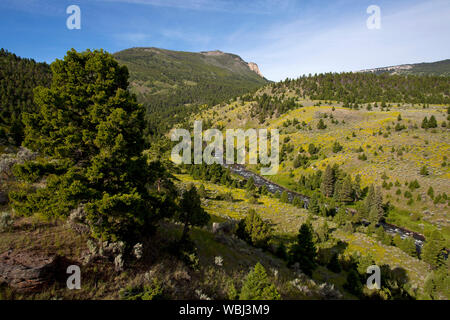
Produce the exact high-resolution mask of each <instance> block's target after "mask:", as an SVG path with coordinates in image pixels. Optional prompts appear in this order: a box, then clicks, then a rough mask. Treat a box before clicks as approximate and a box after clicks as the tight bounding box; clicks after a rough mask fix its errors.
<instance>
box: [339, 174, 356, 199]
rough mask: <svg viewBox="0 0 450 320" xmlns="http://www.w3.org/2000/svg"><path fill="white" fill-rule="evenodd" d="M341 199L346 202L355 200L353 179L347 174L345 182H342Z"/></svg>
mask: <svg viewBox="0 0 450 320" xmlns="http://www.w3.org/2000/svg"><path fill="white" fill-rule="evenodd" d="M339 200H340V201H342V202H345V203H351V202H353V200H354V199H353V189H352V181H351V178H350V176H347V177H346V178H345V179H344V183H343V184H342V187H341V190H340V194H339Z"/></svg>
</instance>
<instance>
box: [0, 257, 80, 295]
mask: <svg viewBox="0 0 450 320" xmlns="http://www.w3.org/2000/svg"><path fill="white" fill-rule="evenodd" d="M71 264H73V263H72V262H71V261H70V260H68V259H66V258H64V257H61V256H58V255H53V256H49V257H44V256H39V255H37V254H33V253H29V252H19V253H18V252H13V251H12V250H10V251H7V252H4V253H2V254H1V255H0V282H6V283H7V284H8V285H9V286H10V287H12V288H14V289H16V290H18V291H36V290H39V289H40V288H42V287H44V286H47V285H49V284H51V283H53V282H55V281H64V280H65V279H66V278H67V277H68V275H67V274H66V270H67V267H68V266H69V265H71Z"/></svg>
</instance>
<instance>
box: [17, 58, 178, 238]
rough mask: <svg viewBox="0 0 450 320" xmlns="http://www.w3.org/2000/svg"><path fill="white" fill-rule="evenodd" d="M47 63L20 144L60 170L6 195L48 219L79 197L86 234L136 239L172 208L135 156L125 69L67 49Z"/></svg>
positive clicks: (138, 135) (137, 142)
mask: <svg viewBox="0 0 450 320" xmlns="http://www.w3.org/2000/svg"><path fill="white" fill-rule="evenodd" d="M51 69H52V72H53V79H52V83H51V87H50V88H46V87H38V88H37V89H36V90H35V97H34V100H35V104H36V106H37V111H36V112H33V113H25V114H24V115H23V118H24V123H25V125H26V128H25V142H24V143H25V145H26V146H27V147H29V148H31V149H32V150H35V151H38V152H39V153H40V154H41V155H44V156H46V159H47V160H49V161H50V162H51V163H53V164H54V163H58V164H61V165H60V167H61V168H60V169H59V171H57V172H53V174H51V175H49V176H48V178H47V185H46V187H45V188H42V189H38V190H37V191H36V192H34V193H30V194H25V193H23V192H17V193H15V194H12V196H11V197H12V198H13V205H14V206H15V207H16V209H17V210H18V211H19V212H22V213H28V214H29V213H32V212H33V211H39V212H40V213H41V214H44V215H46V216H50V217H54V216H67V215H68V214H69V212H70V210H72V209H74V208H76V207H77V206H78V205H79V204H81V203H83V204H84V205H85V206H84V207H85V209H86V211H87V216H88V220H89V222H90V225H91V232H92V236H95V237H98V238H101V239H104V240H113V241H115V240H119V239H120V240H124V241H132V240H135V239H138V238H140V237H141V236H142V235H144V234H147V233H148V231H149V230H151V229H152V227H153V225H154V222H155V220H157V219H158V218H160V217H162V216H163V215H166V214H169V213H170V212H171V210H170V208H173V206H172V205H171V204H169V203H172V202H171V201H170V199H169V198H168V197H167V196H166V195H165V194H163V193H162V192H157V191H154V188H153V185H154V183H155V180H154V179H155V177H156V176H161V175H160V173H157V172H152V169H151V166H149V165H148V164H147V159H146V158H145V157H144V156H143V154H142V151H143V150H144V140H143V130H144V126H145V123H144V113H145V110H144V108H143V107H142V106H141V105H139V104H138V103H137V102H136V99H135V97H134V96H133V95H131V94H130V92H129V91H128V70H127V68H126V67H121V66H119V64H118V63H117V62H116V61H115V60H114V58H113V57H112V56H111V55H110V54H108V53H106V52H104V51H103V50H100V51H97V50H96V51H89V50H88V51H86V52H82V53H78V52H76V51H75V50H73V49H72V50H71V51H69V52H67V55H66V56H65V57H64V59H63V60H56V61H55V62H54V63H52V65H51ZM157 170H161V168H158V169H157ZM26 208H28V209H29V210H28V211H27V210H25V209H26Z"/></svg>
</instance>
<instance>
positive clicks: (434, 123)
mask: <svg viewBox="0 0 450 320" xmlns="http://www.w3.org/2000/svg"><path fill="white" fill-rule="evenodd" d="M428 128H437V121H436V118H435V117H434V116H431V117H430V120H428Z"/></svg>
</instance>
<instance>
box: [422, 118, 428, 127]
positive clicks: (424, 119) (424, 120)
mask: <svg viewBox="0 0 450 320" xmlns="http://www.w3.org/2000/svg"><path fill="white" fill-rule="evenodd" d="M421 127H422V129H428V128H429V126H428V119H427V117H425V118H423V120H422V125H421Z"/></svg>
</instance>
